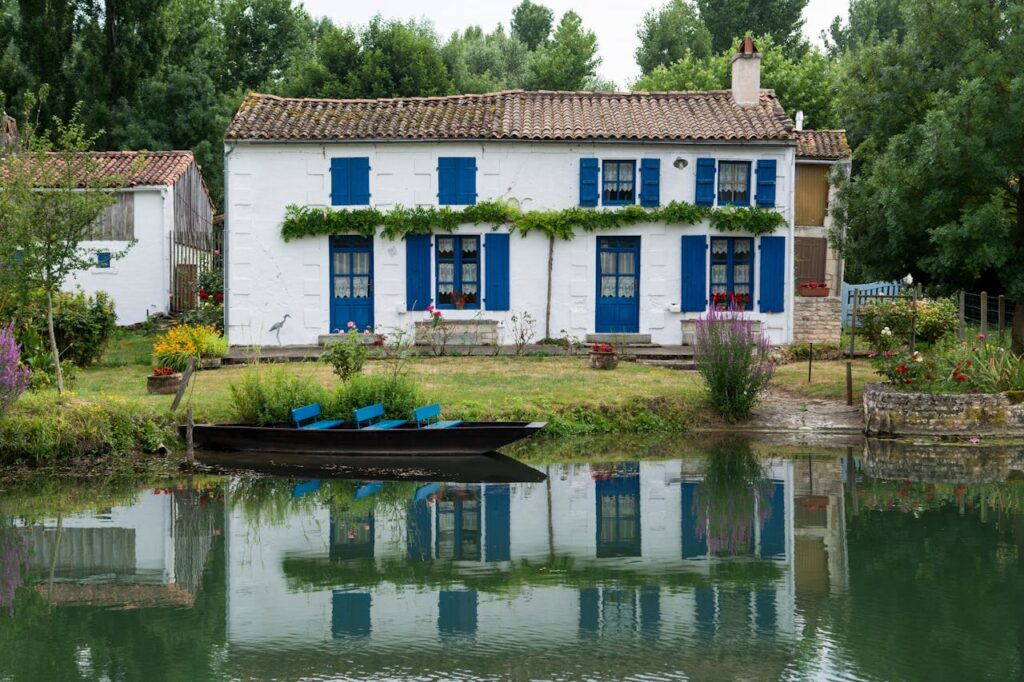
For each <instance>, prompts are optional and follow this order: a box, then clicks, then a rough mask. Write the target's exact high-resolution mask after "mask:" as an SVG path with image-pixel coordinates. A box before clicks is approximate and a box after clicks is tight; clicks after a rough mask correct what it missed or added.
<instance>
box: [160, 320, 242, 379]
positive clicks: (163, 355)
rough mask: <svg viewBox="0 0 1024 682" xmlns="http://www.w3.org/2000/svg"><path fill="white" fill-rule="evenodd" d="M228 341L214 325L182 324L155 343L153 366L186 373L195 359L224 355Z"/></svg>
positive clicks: (226, 351) (169, 330) (171, 329)
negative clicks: (191, 361)
mask: <svg viewBox="0 0 1024 682" xmlns="http://www.w3.org/2000/svg"><path fill="white" fill-rule="evenodd" d="M227 353H228V341H227V339H225V338H224V337H223V336H222V335H221V333H220V332H219V331H218V330H217V329H216V328H215V327H212V326H205V325H191V324H179V325H177V326H175V327H171V328H170V329H168V330H167V333H166V334H164V335H162V336H160V337H159V338H157V340H156V342H155V343H154V344H153V366H154V367H170V368H171V369H173V370H174V371H176V372H183V371H185V369H186V368H187V367H188V364H189V361H190V360H191V359H192V358H196V359H197V360H199V359H202V358H222V357H224V356H225V355H227Z"/></svg>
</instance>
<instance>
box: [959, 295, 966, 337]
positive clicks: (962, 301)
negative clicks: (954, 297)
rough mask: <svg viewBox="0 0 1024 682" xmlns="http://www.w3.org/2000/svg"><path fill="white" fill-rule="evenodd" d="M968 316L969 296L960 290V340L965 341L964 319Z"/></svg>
mask: <svg viewBox="0 0 1024 682" xmlns="http://www.w3.org/2000/svg"><path fill="white" fill-rule="evenodd" d="M966 315H967V294H966V293H964V290H963V289H961V290H960V340H961V341H963V340H964V317H965V316H966Z"/></svg>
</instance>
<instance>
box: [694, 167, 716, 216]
mask: <svg viewBox="0 0 1024 682" xmlns="http://www.w3.org/2000/svg"><path fill="white" fill-rule="evenodd" d="M694 203H696V204H697V205H698V206H713V205H714V203H715V160H714V159H697V194H696V198H695V199H694Z"/></svg>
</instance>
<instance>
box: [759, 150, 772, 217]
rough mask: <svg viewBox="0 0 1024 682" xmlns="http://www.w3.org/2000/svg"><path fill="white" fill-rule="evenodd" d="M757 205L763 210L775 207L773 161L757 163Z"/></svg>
mask: <svg viewBox="0 0 1024 682" xmlns="http://www.w3.org/2000/svg"><path fill="white" fill-rule="evenodd" d="M757 205H758V206H764V207H765V208H772V207H774V206H775V159H761V160H760V161H758V162H757Z"/></svg>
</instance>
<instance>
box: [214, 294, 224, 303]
mask: <svg viewBox="0 0 1024 682" xmlns="http://www.w3.org/2000/svg"><path fill="white" fill-rule="evenodd" d="M213 300H214V301H216V302H217V303H223V302H224V294H214V295H213Z"/></svg>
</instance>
